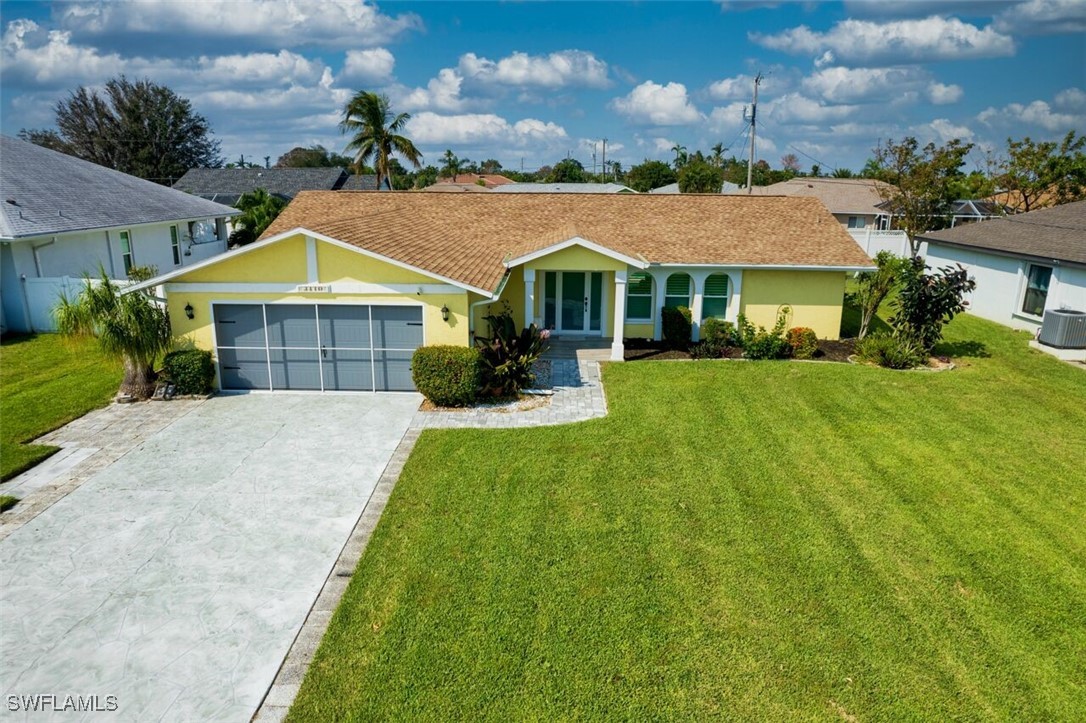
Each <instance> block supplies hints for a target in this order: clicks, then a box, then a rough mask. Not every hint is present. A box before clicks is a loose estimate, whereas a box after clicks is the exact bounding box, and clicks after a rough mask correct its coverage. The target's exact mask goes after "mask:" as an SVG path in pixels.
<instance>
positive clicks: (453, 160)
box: [441, 148, 468, 183]
mask: <svg viewBox="0 0 1086 723" xmlns="http://www.w3.org/2000/svg"><path fill="white" fill-rule="evenodd" d="M441 159H442V160H443V161H445V165H443V166H442V167H441V174H442V176H444V177H445V178H451V179H453V183H456V178H457V176H459V175H460V172H461V171H463V170H464V166H466V165H468V159H467V158H457V157H456V155H455V154H454V153H453V152H452V150H451V149H448V148H446V149H445V155H444V156H442V157H441Z"/></svg>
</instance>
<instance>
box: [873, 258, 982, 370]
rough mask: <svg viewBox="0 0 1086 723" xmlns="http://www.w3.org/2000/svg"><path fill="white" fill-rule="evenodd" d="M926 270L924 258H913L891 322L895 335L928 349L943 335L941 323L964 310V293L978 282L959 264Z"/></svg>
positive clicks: (896, 301)
mask: <svg viewBox="0 0 1086 723" xmlns="http://www.w3.org/2000/svg"><path fill="white" fill-rule="evenodd" d="M927 270H928V267H927V266H925V265H924V261H923V259H921V258H920V257H919V256H917V257H915V258H913V260H912V262H911V266H910V268H909V270H908V272H907V273H906V275H905V286H904V288H902V290H901V293H900V294H898V297H897V299H896V300H895V301H894V307H895V309H896V313H895V314H894V316H893V317H891V319H890V324H891V326H893V327H894V333H895V335H899V336H900V335H904V336H908V337H909V338H911V339H914V340H915V341H917V342H918V343H919V344H920V345H921V348H922V349H923V351H924V352H927V353H930V352H931V349H932V347H934V346H935V345H936V344H937V343H939V340H940V339H942V338H943V325H944V324H946V323H947V322H948V321H950V320H951V319H953V318H954V317H955V316H956V315H957V314H960V313H961V312H963V311H965V308H966V306H968V303H969V302H967V301H965V300H964V296H965V294H967V293H968V292H970V291H973V290H974V289H975V288H977V282H976V280H975V279H973V278H972V277H971V276H969V272H968V271H966V270H965V269H964V268H962V267H961V265H957V268H955V267H954V266H944V267H942V268H940V269H939V270H938V272H937V273H934V274H927V273H925V271H927Z"/></svg>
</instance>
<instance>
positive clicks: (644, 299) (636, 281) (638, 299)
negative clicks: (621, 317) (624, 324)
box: [626, 271, 652, 322]
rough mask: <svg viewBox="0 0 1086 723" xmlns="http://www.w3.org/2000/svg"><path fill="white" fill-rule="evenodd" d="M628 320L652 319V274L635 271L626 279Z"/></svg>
mask: <svg viewBox="0 0 1086 723" xmlns="http://www.w3.org/2000/svg"><path fill="white" fill-rule="evenodd" d="M626 321H634V322H637V321H640V322H647V321H652V275H651V274H647V273H645V272H644V271H635V272H634V273H632V274H630V275H629V277H628V278H627V279H626Z"/></svg>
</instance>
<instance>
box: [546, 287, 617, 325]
mask: <svg viewBox="0 0 1086 723" xmlns="http://www.w3.org/2000/svg"><path fill="white" fill-rule="evenodd" d="M544 289H545V292H544V304H543V306H544V322H545V324H546V326H547V328H550V329H554V330H555V331H556V332H557V333H559V334H563V333H565V334H599V333H600V328H601V323H602V314H603V273H602V272H600V271H548V272H547V278H546V280H545V284H544Z"/></svg>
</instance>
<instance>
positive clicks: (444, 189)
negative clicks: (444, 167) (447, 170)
mask: <svg viewBox="0 0 1086 723" xmlns="http://www.w3.org/2000/svg"><path fill="white" fill-rule="evenodd" d="M422 190H423V191H425V192H427V193H489V192H490V190H491V189H489V188H487V187H486V186H480V185H478V184H476V183H453V182H452V181H447V182H446V181H438V182H437V183H433V184H431V185H429V186H427V187H426V188H424V189H422Z"/></svg>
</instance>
